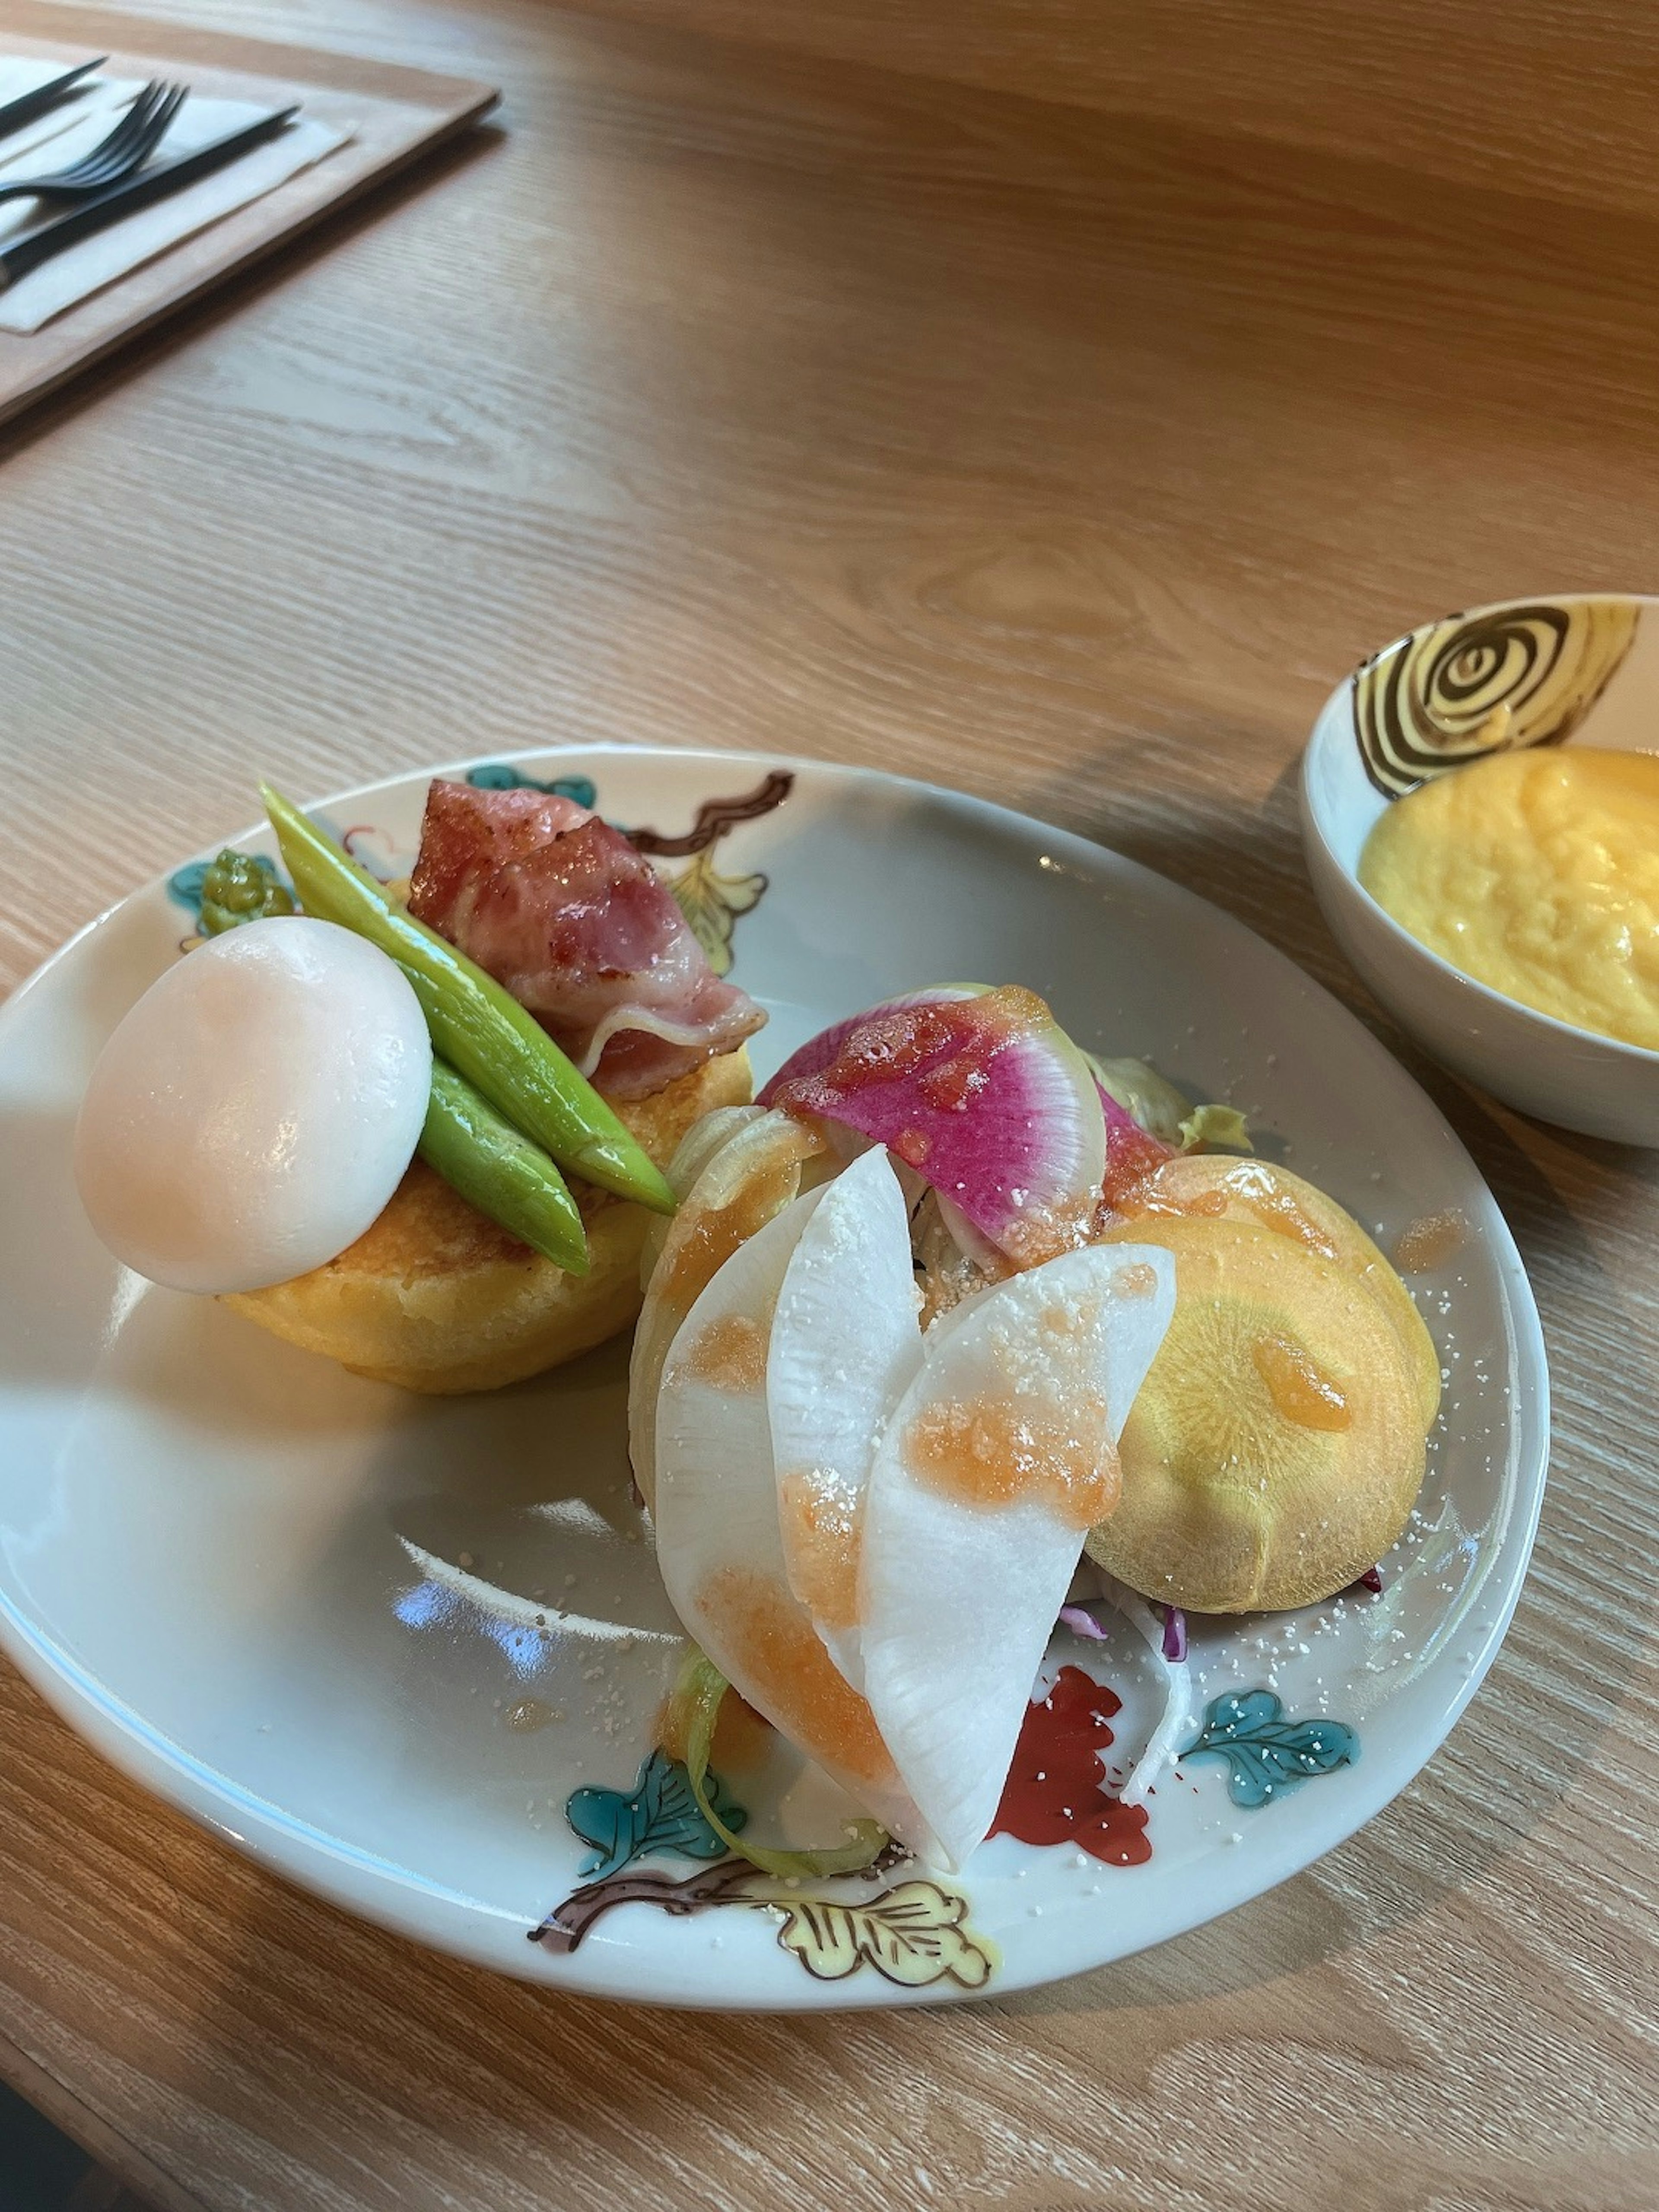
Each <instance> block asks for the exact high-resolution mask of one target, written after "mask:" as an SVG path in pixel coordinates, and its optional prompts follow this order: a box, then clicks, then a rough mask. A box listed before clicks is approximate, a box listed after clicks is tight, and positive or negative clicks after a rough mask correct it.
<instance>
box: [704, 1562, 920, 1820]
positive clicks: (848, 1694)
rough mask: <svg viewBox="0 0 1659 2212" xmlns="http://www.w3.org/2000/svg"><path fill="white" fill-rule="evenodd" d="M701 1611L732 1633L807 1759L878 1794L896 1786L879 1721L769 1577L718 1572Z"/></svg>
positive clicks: (739, 1657)
mask: <svg viewBox="0 0 1659 2212" xmlns="http://www.w3.org/2000/svg"><path fill="white" fill-rule="evenodd" d="M697 1603H698V1605H699V1606H700V1607H702V1609H703V1610H705V1611H706V1612H708V1613H709V1614H710V1615H711V1616H712V1617H713V1618H714V1619H715V1620H718V1621H719V1622H720V1625H721V1626H722V1628H723V1629H724V1630H725V1632H726V1641H727V1643H728V1644H729V1645H730V1648H731V1650H732V1652H733V1653H734V1655H735V1657H736V1661H737V1663H738V1665H739V1666H740V1667H741V1668H743V1670H744V1673H745V1674H748V1675H749V1676H750V1678H751V1679H752V1680H754V1681H755V1682H757V1683H758V1684H763V1685H764V1686H765V1688H766V1691H767V1692H768V1694H769V1696H770V1697H771V1698H772V1699H775V1703H776V1709H777V1712H778V1715H779V1724H780V1725H781V1728H782V1729H783V1731H784V1734H785V1735H787V1736H788V1737H789V1738H790V1739H791V1740H792V1741H793V1742H795V1743H798V1744H799V1746H800V1747H801V1748H802V1750H803V1751H807V1752H810V1753H812V1755H813V1756H814V1757H815V1758H817V1759H822V1760H823V1763H824V1764H825V1765H827V1766H830V1767H839V1768H840V1770H841V1771H842V1773H843V1774H847V1775H850V1776H851V1777H852V1778H853V1779H854V1781H856V1782H862V1783H865V1784H867V1785H869V1786H871V1787H872V1788H873V1787H877V1786H878V1785H880V1784H884V1783H890V1782H891V1781H892V1779H893V1760H892V1754H891V1753H890V1752H889V1750H888V1748H887V1747H886V1745H885V1744H884V1742H883V1741H882V1740H881V1731H880V1729H878V1727H877V1726H876V1719H875V1715H874V1714H873V1713H872V1711H871V1710H870V1708H869V1706H868V1705H867V1704H866V1702H865V1700H864V1699H862V1698H861V1697H860V1696H859V1694H858V1692H857V1691H855V1690H854V1689H851V1688H849V1687H848V1684H847V1683H846V1682H845V1681H844V1680H842V1676H841V1675H840V1674H837V1673H836V1668H835V1665H834V1663H833V1662H832V1661H831V1659H830V1656H829V1653H828V1652H827V1651H826V1650H824V1648H823V1644H821V1643H820V1642H819V1641H818V1638H817V1632H816V1631H815V1630H814V1628H813V1626H812V1624H811V1621H810V1620H808V1619H807V1617H806V1615H805V1613H804V1612H803V1611H802V1610H801V1608H800V1607H799V1606H798V1605H797V1604H796V1603H795V1601H794V1599H793V1597H792V1596H791V1595H790V1594H789V1592H788V1591H787V1589H784V1588H783V1586H782V1585H781V1583H777V1582H775V1581H774V1580H773V1579H772V1578H771V1577H769V1576H767V1575H757V1574H756V1573H754V1572H753V1571H751V1570H750V1569H748V1568H746V1567H719V1568H716V1570H715V1571H714V1573H713V1574H711V1575H709V1576H708V1577H707V1579H706V1580H705V1581H704V1583H703V1584H702V1588H701V1589H699V1590H698V1592H697Z"/></svg>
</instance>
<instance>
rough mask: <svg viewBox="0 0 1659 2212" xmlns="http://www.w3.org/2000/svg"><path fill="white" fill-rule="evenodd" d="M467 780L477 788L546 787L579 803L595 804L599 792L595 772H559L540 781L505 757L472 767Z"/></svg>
mask: <svg viewBox="0 0 1659 2212" xmlns="http://www.w3.org/2000/svg"><path fill="white" fill-rule="evenodd" d="M466 780H467V781H468V782H469V783H470V784H471V786H472V787H473V788H474V790H475V791H544V792H546V793H547V794H548V795H549V797H550V798H552V799H574V801H575V803H576V805H578V806H592V805H594V804H595V803H596V802H597V800H598V799H599V789H598V787H597V786H596V785H595V783H594V781H593V779H592V776H586V775H556V776H555V777H554V779H553V781H552V782H551V783H538V781H536V779H535V777H534V776H533V775H520V773H519V771H518V769H515V768H509V767H508V765H507V763H506V762H505V761H487V762H486V763H484V765H483V767H482V768H473V769H468V770H467V773H466Z"/></svg>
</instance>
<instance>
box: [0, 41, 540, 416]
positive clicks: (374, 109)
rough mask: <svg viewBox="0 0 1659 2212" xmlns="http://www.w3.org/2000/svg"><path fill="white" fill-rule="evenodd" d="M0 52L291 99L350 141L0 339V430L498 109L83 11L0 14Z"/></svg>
mask: <svg viewBox="0 0 1659 2212" xmlns="http://www.w3.org/2000/svg"><path fill="white" fill-rule="evenodd" d="M0 53H6V54H40V55H43V56H51V57H61V58H63V59H64V62H65V63H66V64H68V63H72V62H76V61H81V60H84V59H86V58H88V57H90V56H92V55H94V54H98V53H107V54H108V56H109V60H108V63H107V64H106V73H107V74H108V75H110V76H128V77H144V78H149V77H172V78H183V79H185V80H186V81H187V82H189V84H190V85H191V88H192V89H193V90H195V91H197V92H199V93H202V94H208V95H212V96H217V97H222V98H225V99H235V100H259V101H261V102H264V104H266V105H268V106H271V107H280V106H289V104H291V103H293V102H295V101H298V102H299V103H300V104H301V106H303V108H304V110H305V112H306V113H307V115H311V116H315V117H316V118H319V120H320V121H323V122H325V123H329V124H332V125H335V126H336V127H337V128H338V129H342V130H349V131H351V132H352V133H353V136H352V137H350V138H349V141H348V142H347V143H346V144H345V145H343V146H342V147H340V148H339V149H337V151H336V152H334V153H332V154H331V155H328V156H327V158H326V159H325V160H324V161H319V162H318V163H317V164H316V165H315V166H314V167H312V168H309V169H305V170H302V171H301V173H300V174H299V175H298V176H295V177H290V178H289V180H288V182H287V183H286V184H283V185H278V186H277V187H276V190H275V191H271V192H268V193H267V194H266V195H265V196H264V198H262V199H258V200H255V201H253V202H252V203H251V204H250V205H248V206H246V207H244V208H239V209H237V210H234V212H233V213H232V214H230V215H228V216H223V217H222V218H221V220H220V221H219V222H216V223H213V224H211V225H210V227H209V228H207V229H205V230H203V231H198V232H197V234H195V235H194V236H193V237H190V238H185V239H181V240H179V243H178V244H177V245H176V246H172V247H170V248H169V249H168V251H167V252H165V253H162V254H160V255H158V256H157V258H155V260H153V261H149V262H146V263H145V264H143V266H142V267H141V268H137V269H134V270H131V271H130V272H129V273H128V274H127V275H126V276H123V277H121V278H119V279H118V281H117V282H116V283H112V284H110V285H108V286H106V289H104V290H103V291H101V292H97V293H94V295H92V296H91V297H90V298H89V299H86V300H82V301H80V302H79V303H78V304H77V305H76V306H75V307H70V308H66V309H65V310H64V313H62V314H61V315H59V316H58V317H56V318H55V319H53V320H52V322H50V323H48V324H47V325H46V327H45V328H44V329H42V330H39V331H28V332H26V333H22V332H15V331H0V422H3V421H4V420H5V419H6V418H7V417H8V416H11V415H15V414H16V413H17V412H18V410H20V409H21V408H24V407H27V406H28V405H29V404H31V403H32V402H33V401H34V400H36V399H38V398H40V397H41V396H42V395H43V394H44V393H46V392H50V391H52V390H53V389H55V388H56V386H58V385H60V384H62V383H63V382H64V380H65V379H66V378H69V377H70V376H73V375H74V374H76V372H77V371H78V370H80V369H82V368H85V367H86V366H87V364H88V362H92V361H95V360H97V359H98V358H99V357H100V356H102V355H104V354H106V353H108V352H109V351H110V350H111V349H112V348H113V347H115V346H118V345H120V344H122V343H124V342H125V340H126V339H128V338H130V337H133V336H134V335H135V334H136V333H137V332H138V331H143V330H146V329H148V328H149V326H150V325H152V324H153V323H155V322H156V321H158V320H159V319H161V317H162V316H163V315H166V314H167V313H170V312H171V311H172V310H173V308H175V307H179V305H180V304H181V303H182V302H183V301H186V300H189V299H191V298H192V297H193V296H194V295H196V294H197V293H199V292H202V291H204V290H205V289H207V287H209V286H210V285H212V284H215V283H218V282H219V280H220V279H221V278H222V277H223V276H228V275H229V274H230V272H231V271H232V270H236V269H240V268H242V267H244V266H245V265H246V264H247V263H249V262H251V261H254V260H257V259H258V257H259V256H260V255H261V254H263V253H268V252H270V250H271V248H272V247H274V246H278V245H280V244H282V243H283V241H284V240H287V239H289V238H291V237H292V236H293V235H294V234H295V232H296V231H298V230H301V229H303V228H305V227H306V225H307V224H308V223H312V222H316V221H317V219H318V218H319V216H323V215H325V214H327V213H329V212H330V211H331V210H333V209H335V208H337V207H339V206H340V205H341V204H343V202H344V201H347V200H349V199H351V198H353V197H355V196H356V194H358V193H360V192H362V191H364V190H365V189H366V188H367V187H368V186H369V185H374V184H377V183H378V182H379V181H380V179H382V178H383V177H385V176H386V175H387V174H389V173H391V172H392V170H394V169H397V168H399V167H402V166H403V165H404V163H405V162H407V161H411V160H413V159H414V158H415V157H416V155H420V154H422V153H424V152H426V151H427V150H428V149H430V148H432V147H434V146H435V145H437V144H438V143H440V142H441V141H442V140H444V139H446V138H448V137H451V136H452V135H453V133H454V132H456V131H459V130H461V129H462V128H464V127H465V125H468V124H471V123H473V122H476V121H477V118H479V117H480V116H482V115H483V114H484V113H485V112H487V111H488V110H489V108H490V107H491V106H494V104H495V100H496V98H497V94H496V92H495V88H493V87H491V86H489V85H487V84H478V83H475V82H471V80H469V79H467V78H465V77H453V76H432V75H429V74H428V72H427V71H425V70H414V69H404V68H401V67H398V66H395V65H394V64H391V63H386V62H377V61H369V60H365V59H361V58H356V57H354V56H350V55H345V54H332V53H324V52H317V51H315V50H313V49H310V48H307V47H303V46H275V45H271V44H269V43H267V42H265V41H264V40H257V39H243V38H238V37H233V36H227V35H225V34H223V33H210V32H202V31H195V30H190V29H187V28H185V27H184V26H182V25H179V26H174V25H171V24H168V25H159V24H155V23H152V22H140V21H137V20H136V19H135V18H133V17H131V16H123V15H114V14H108V13H105V12H102V11H100V10H95V9H81V8H73V9H71V8H64V7H52V6H37V5H29V4H19V5H11V4H4V3H3V0H0Z"/></svg>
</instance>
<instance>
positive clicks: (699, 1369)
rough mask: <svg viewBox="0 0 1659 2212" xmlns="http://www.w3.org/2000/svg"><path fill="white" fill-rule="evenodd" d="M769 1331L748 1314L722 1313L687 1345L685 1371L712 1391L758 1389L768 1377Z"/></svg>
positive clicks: (695, 1381)
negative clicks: (767, 1345)
mask: <svg viewBox="0 0 1659 2212" xmlns="http://www.w3.org/2000/svg"><path fill="white" fill-rule="evenodd" d="M766 1341H767V1331H766V1330H765V1329H764V1328H763V1327H762V1326H761V1324H760V1322H757V1321H754V1320H751V1318H750V1316H749V1315H747V1314H722V1315H721V1316H720V1319H719V1320H718V1321H711V1322H709V1324H708V1327H707V1328H703V1329H700V1330H699V1331H698V1333H697V1335H696V1338H695V1340H693V1341H692V1342H691V1343H690V1344H689V1345H688V1346H686V1349H685V1358H684V1370H685V1373H686V1374H687V1376H690V1379H691V1380H692V1381H693V1382H694V1383H707V1384H708V1387H709V1389H711V1390H758V1389H760V1387H761V1385H762V1384H763V1383H764V1382H765V1380H766Z"/></svg>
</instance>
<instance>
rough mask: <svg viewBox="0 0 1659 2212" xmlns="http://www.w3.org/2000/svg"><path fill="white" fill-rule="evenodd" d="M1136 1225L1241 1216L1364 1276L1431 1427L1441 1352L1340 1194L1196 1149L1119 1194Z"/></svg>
mask: <svg viewBox="0 0 1659 2212" xmlns="http://www.w3.org/2000/svg"><path fill="white" fill-rule="evenodd" d="M1120 1210H1121V1212H1123V1213H1124V1214H1125V1215H1126V1216H1127V1218H1128V1221H1129V1223H1130V1226H1129V1227H1128V1228H1127V1229H1125V1230H1124V1231H1123V1232H1122V1233H1123V1234H1124V1235H1125V1236H1128V1237H1134V1236H1137V1235H1138V1234H1139V1229H1138V1227H1137V1226H1136V1224H1137V1223H1138V1221H1139V1217H1140V1216H1142V1215H1143V1214H1147V1213H1153V1214H1158V1213H1174V1214H1185V1215H1187V1216H1188V1217H1189V1218H1194V1219H1198V1220H1215V1221H1237V1222H1243V1223H1245V1224H1246V1225H1249V1227H1251V1228H1254V1229H1271V1230H1272V1231H1273V1233H1274V1234H1275V1235H1276V1236H1279V1237H1288V1238H1289V1239H1290V1240H1291V1243H1296V1244H1300V1245H1302V1246H1303V1247H1304V1249H1306V1250H1308V1251H1310V1252H1314V1253H1316V1254H1317V1255H1318V1256H1319V1257H1320V1258H1321V1259H1322V1260H1332V1261H1335V1263H1336V1265H1337V1266H1338V1267H1341V1268H1343V1269H1344V1270H1345V1271H1346V1273H1348V1274H1350V1275H1352V1276H1354V1277H1355V1278H1356V1279H1358V1281H1360V1282H1361V1283H1363V1284H1364V1286H1365V1288H1366V1289H1367V1290H1368V1291H1370V1294H1371V1296H1372V1297H1374V1298H1375V1299H1376V1302H1377V1304H1379V1305H1380V1306H1381V1307H1382V1309H1383V1313H1384V1315H1385V1316H1387V1318H1388V1320H1389V1323H1390V1325H1391V1326H1392V1328H1393V1329H1394V1332H1395V1335H1396V1336H1397V1337H1398V1338H1399V1339H1400V1343H1401V1349H1402V1351H1403V1352H1405V1354H1406V1357H1407V1360H1408V1361H1409V1362H1410V1364H1411V1370H1412V1376H1413V1382H1414V1383H1415V1385H1416V1389H1417V1398H1418V1405H1419V1411H1420V1413H1421V1415H1422V1420H1423V1426H1424V1428H1425V1431H1426V1430H1429V1429H1431V1428H1432V1427H1433V1426H1434V1417H1435V1415H1436V1414H1437V1413H1438V1412H1439V1410H1440V1354H1439V1353H1438V1352H1437V1351H1436V1350H1435V1348H1434V1339H1433V1338H1432V1337H1431V1335H1430V1334H1429V1332H1428V1328H1427V1325H1426V1324H1425V1322H1424V1319H1423V1316H1422V1315H1421V1314H1420V1313H1419V1311H1418V1310H1417V1307H1416V1305H1415V1304H1414V1302H1413V1298H1412V1294H1411V1292H1410V1291H1408V1290H1407V1288H1406V1285H1404V1283H1402V1282H1401V1279H1400V1277H1399V1276H1398V1274H1396V1273H1395V1270H1394V1269H1393V1268H1392V1267H1390V1266H1389V1263H1388V1261H1387V1260H1385V1259H1384V1258H1383V1255H1382V1253H1381V1252H1380V1251H1379V1250H1378V1249H1377V1248H1376V1245H1375V1244H1373V1243H1372V1242H1371V1240H1370V1237H1367V1235H1366V1234H1365V1232H1364V1230H1363V1229H1362V1228H1361V1227H1360V1225H1359V1224H1358V1222H1357V1221H1356V1220H1355V1219H1354V1218H1353V1216H1352V1214H1351V1213H1348V1212H1345V1210H1344V1209H1343V1208H1342V1207H1341V1206H1339V1205H1338V1204H1337V1202H1336V1200H1334V1198H1327V1197H1326V1195H1325V1194H1324V1192H1323V1191H1322V1190H1318V1189H1316V1188H1315V1186H1314V1185H1313V1184H1312V1183H1310V1182H1304V1179H1303V1178H1302V1176H1299V1175H1292V1174H1291V1170H1289V1168H1279V1167H1271V1166H1269V1165H1268V1164H1267V1161H1266V1160H1239V1159H1229V1158H1225V1156H1224V1155H1222V1154H1219V1153H1194V1154H1188V1155H1187V1156H1185V1157H1183V1158H1176V1159H1172V1160H1166V1161H1165V1162H1164V1164H1163V1166H1162V1167H1160V1168H1158V1169H1157V1170H1155V1171H1154V1172H1153V1173H1152V1175H1150V1176H1147V1177H1146V1180H1145V1181H1144V1182H1142V1183H1140V1184H1139V1186H1138V1187H1137V1188H1136V1189H1135V1190H1134V1191H1133V1194H1131V1195H1129V1196H1128V1197H1127V1198H1126V1199H1124V1200H1121V1202H1120Z"/></svg>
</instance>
